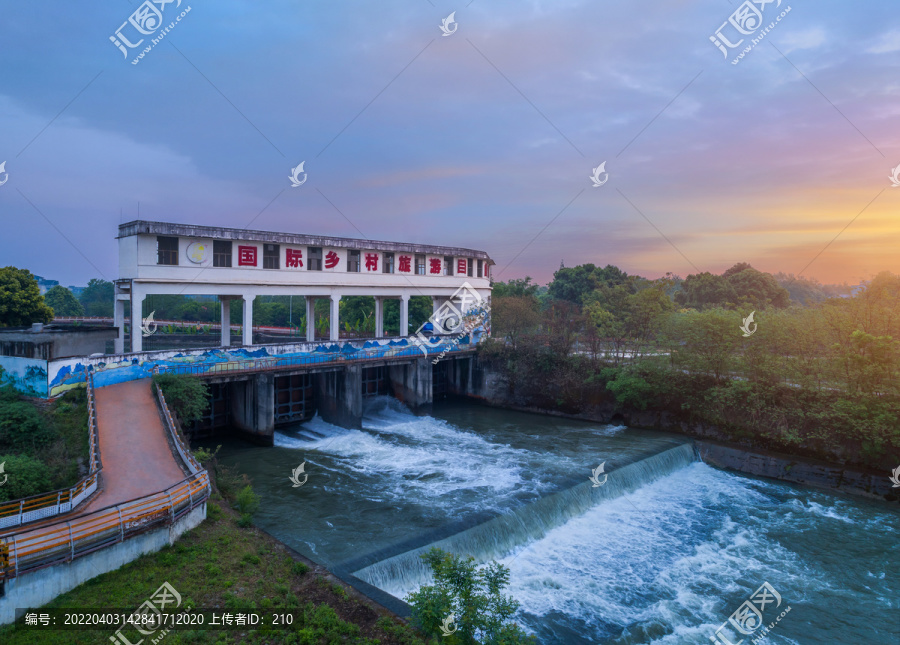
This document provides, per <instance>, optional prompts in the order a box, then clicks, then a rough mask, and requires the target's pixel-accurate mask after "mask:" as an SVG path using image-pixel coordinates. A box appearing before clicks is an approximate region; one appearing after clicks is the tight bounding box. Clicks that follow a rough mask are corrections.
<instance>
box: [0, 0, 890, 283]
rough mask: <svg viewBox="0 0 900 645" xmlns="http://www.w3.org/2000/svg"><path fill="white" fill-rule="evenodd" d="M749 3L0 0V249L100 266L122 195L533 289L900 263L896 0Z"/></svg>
mask: <svg viewBox="0 0 900 645" xmlns="http://www.w3.org/2000/svg"><path fill="white" fill-rule="evenodd" d="M144 4H148V3H144ZM746 4H748V3H744V5H746ZM749 4H750V8H749V9H748V8H747V7H745V6H744V5H742V4H741V3H739V2H738V0H732V1H731V2H729V1H728V0H699V1H693V2H687V1H685V0H659V1H657V0H632V1H630V2H623V1H621V0H604V1H599V2H598V1H596V0H594V1H591V2H582V1H578V0H553V1H549V0H547V1H533V0H532V1H523V0H518V2H512V1H508V0H500V1H498V0H463V2H457V3H456V4H454V3H452V2H445V1H444V0H403V1H394V0H385V1H383V2H377V3H373V2H361V1H359V2H357V1H353V2H350V1H341V0H331V1H327V2H326V1H324V0H309V1H306V2H296V1H295V2H289V1H287V0H270V1H267V2H264V3H259V2H249V1H242V2H241V1H236V0H216V1H215V2H213V1H212V0H155V4H152V3H151V6H152V7H154V8H155V9H154V11H156V10H158V11H159V13H160V14H161V17H162V23H161V26H159V25H154V24H153V23H152V20H153V18H154V17H155V14H154V12H153V11H146V10H142V9H141V7H142V6H143V5H141V3H140V2H138V1H137V0H132V1H128V0H122V1H120V2H103V3H80V4H71V3H66V4H63V3H58V2H40V3H36V2H31V3H28V2H11V1H10V0H0V5H2V6H0V16H2V20H0V61H2V65H0V163H2V162H4V161H5V166H4V170H5V173H0V182H5V183H3V185H2V186H0V224H2V228H0V232H2V234H0V266H6V265H13V266H18V267H24V268H27V269H29V270H31V271H32V272H33V273H36V274H39V275H42V276H44V277H47V278H51V279H56V280H59V281H60V282H61V283H62V284H65V285H69V284H74V285H83V284H86V283H87V281H88V280H89V279H91V278H95V277H100V278H104V279H107V280H114V279H116V278H117V277H118V273H117V272H118V259H117V243H116V240H115V237H116V235H117V227H118V225H119V224H120V223H123V222H129V221H132V220H135V219H139V218H140V219H146V220H155V221H164V222H181V223H195V224H204V225H214V226H225V227H234V228H251V229H260V230H271V231H285V232H295V233H309V234H322V235H336V236H344V237H357V238H368V239H373V240H394V241H404V242H417V243H428V244H442V245H450V246H463V247H468V248H476V249H481V250H484V251H487V252H488V253H489V254H490V256H491V257H492V258H493V259H494V261H495V262H496V266H495V267H494V270H493V275H494V277H495V278H496V279H499V280H507V279H510V278H521V277H524V276H531V277H532V278H533V279H535V280H536V281H537V282H539V283H542V284H543V283H546V282H548V281H549V280H551V279H552V276H553V272H554V271H555V270H557V269H558V268H559V266H560V263H561V262H564V263H565V265H566V266H575V265H577V264H583V263H588V262H591V263H594V264H598V265H606V264H614V265H617V266H619V267H620V268H622V269H623V270H625V271H627V272H628V273H630V274H639V275H644V276H647V277H651V278H655V277H659V276H661V275H663V274H665V273H666V272H669V271H671V272H673V273H675V274H677V275H680V276H682V277H684V276H686V275H688V274H691V273H696V272H699V271H712V272H714V273H721V272H722V271H723V270H724V269H726V268H728V267H730V266H731V265H733V264H735V263H736V262H750V263H751V264H752V265H753V266H755V267H756V268H758V269H761V270H763V271H769V272H773V273H774V272H777V271H784V272H786V273H794V274H802V275H804V276H807V277H813V278H817V279H819V280H821V281H823V282H826V283H834V282H845V281H846V282H849V283H857V282H859V281H860V280H862V279H868V278H870V277H871V276H873V275H874V274H876V273H878V272H879V271H883V270H889V271H893V272H895V273H900V253H898V250H900V223H898V211H900V208H898V206H900V188H896V187H895V186H894V185H893V183H894V182H892V180H891V176H892V173H893V172H894V169H895V168H896V169H898V171H897V174H900V127H898V123H900V121H898V119H900V73H898V72H900V12H898V11H896V10H895V6H896V3H894V5H893V6H892V5H891V4H890V3H889V2H888V0H865V1H862V2H848V1H845V2H839V1H835V0H816V1H815V2H813V0H755V2H751V3H749ZM760 5H762V6H760ZM742 7H743V8H742ZM188 9H189V11H188ZM451 12H455V13H454V15H453V19H452V20H446V19H447V18H448V17H450V14H451ZM757 12H758V14H757ZM133 15H134V16H136V17H135V19H134V21H133V22H129V18H130V17H131V16H133ZM758 15H759V16H761V23H760V22H757V23H754V22H753V21H754V19H758ZM732 16H734V19H733V21H730V20H729V19H730V18H731V17H732ZM445 21H446V24H445ZM169 25H171V28H170V29H169V31H168V32H167V33H165V35H164V36H163V37H162V38H161V40H159V41H158V43H157V44H155V45H151V44H152V41H151V39H152V38H158V37H159V35H160V33H162V32H163V31H164V30H165V29H166V28H167V26H169ZM138 26H139V27H141V28H142V29H144V31H145V32H150V33H149V34H146V35H142V34H141V33H140V32H138V31H137V27H138ZM442 26H443V27H444V29H445V30H446V31H447V32H449V33H448V35H444V32H443V31H442V29H441V27H442ZM120 27H121V28H120ZM738 27H740V28H741V29H743V31H744V34H741V33H740V32H739V31H737V29H738ZM116 34H118V36H117V35H116ZM717 34H718V36H720V37H719V38H717V39H718V41H719V43H723V39H724V41H726V42H727V43H728V45H725V44H722V50H720V49H719V48H718V47H717V46H716V44H714V43H713V42H712V41H711V39H710V37H711V36H713V37H716V36H717ZM111 36H112V37H115V38H117V39H118V42H119V43H120V44H121V45H122V49H124V53H123V51H121V50H120V49H119V47H117V46H116V44H115V43H113V42H112V41H111V39H110V37H111ZM123 38H124V40H125V41H126V42H127V45H126V44H125V43H123ZM140 38H144V42H143V43H142V44H141V45H138V46H137V47H135V48H134V49H132V48H131V47H129V46H128V45H131V44H136V43H137V42H138V41H139V39H140ZM741 38H743V42H742V43H741V44H739V45H737V47H735V48H733V49H732V48H731V47H730V45H731V44H737V42H738V41H739V40H740V39H741ZM754 39H756V41H757V42H755V43H754ZM148 46H149V47H150V50H149V51H148V52H146V53H145V55H144V57H143V58H137V56H138V54H139V53H141V52H143V51H145V48H147V47H148ZM747 49H749V51H746V50H747ZM723 50H724V51H723ZM742 52H743V53H744V56H743V57H742V58H738V56H739V55H740V54H741V53H742ZM126 54H127V56H126ZM133 61H136V64H135V63H134V62H133ZM300 162H304V171H305V172H306V179H307V180H306V182H305V183H304V184H303V185H302V186H300V187H297V188H294V187H292V185H291V181H290V179H289V175H291V171H292V168H294V167H296V166H297V165H298V164H299V163H300ZM604 162H605V165H604V166H603V168H602V169H601V170H600V171H598V172H597V173H594V169H595V168H598V167H599V166H600V165H601V164H603V163H604ZM604 171H605V172H604ZM595 174H596V177H597V180H598V181H596V182H595V181H592V178H591V177H592V175H595ZM595 183H600V184H601V185H599V186H595V185H594V184H595ZM897 183H900V179H898V180H897Z"/></svg>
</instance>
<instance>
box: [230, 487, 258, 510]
mask: <svg viewBox="0 0 900 645" xmlns="http://www.w3.org/2000/svg"><path fill="white" fill-rule="evenodd" d="M235 501H236V503H237V508H238V511H240V513H241V515H253V514H254V513H255V512H256V511H257V510H259V495H257V494H256V493H254V492H253V487H252V486H250V485H249V484H248V485H247V486H244V487H243V488H242V489H241V491H240V492H239V493H238V494H237V498H236V500H235Z"/></svg>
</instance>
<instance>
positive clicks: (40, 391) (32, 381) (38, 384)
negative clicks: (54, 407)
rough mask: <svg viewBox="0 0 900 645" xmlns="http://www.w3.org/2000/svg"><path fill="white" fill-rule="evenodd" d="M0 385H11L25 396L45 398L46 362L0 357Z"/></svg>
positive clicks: (17, 357) (15, 357)
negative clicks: (0, 370)
mask: <svg viewBox="0 0 900 645" xmlns="http://www.w3.org/2000/svg"><path fill="white" fill-rule="evenodd" d="M0 368H2V369H3V372H2V373H0V385H12V386H13V387H14V388H16V390H17V391H18V392H21V393H22V394H25V395H26V396H40V397H44V398H47V361H42V360H38V359H34V358H22V357H19V356H0Z"/></svg>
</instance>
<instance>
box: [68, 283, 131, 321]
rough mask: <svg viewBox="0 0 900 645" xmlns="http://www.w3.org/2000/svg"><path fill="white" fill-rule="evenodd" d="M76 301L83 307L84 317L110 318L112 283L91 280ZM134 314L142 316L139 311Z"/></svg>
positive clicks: (112, 295) (111, 313) (112, 298)
mask: <svg viewBox="0 0 900 645" xmlns="http://www.w3.org/2000/svg"><path fill="white" fill-rule="evenodd" d="M78 299H79V300H80V301H81V304H82V305H83V306H84V313H85V315H86V316H98V317H101V318H112V315H113V301H114V300H115V288H114V287H113V283H112V282H107V281H106V280H99V279H97V278H92V279H91V281H90V282H88V285H87V286H86V287H85V288H84V291H82V292H81V295H80V296H79V297H78ZM134 313H135V315H137V316H143V315H144V314H143V313H142V312H140V311H136V312H134Z"/></svg>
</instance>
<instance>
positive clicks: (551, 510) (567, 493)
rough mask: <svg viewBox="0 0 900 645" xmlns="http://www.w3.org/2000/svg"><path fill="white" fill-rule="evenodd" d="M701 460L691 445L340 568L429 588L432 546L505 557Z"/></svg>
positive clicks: (374, 579) (382, 582)
mask: <svg viewBox="0 0 900 645" xmlns="http://www.w3.org/2000/svg"><path fill="white" fill-rule="evenodd" d="M695 459H696V457H695V454H694V447H693V444H691V443H685V444H682V445H680V446H676V447H674V448H670V449H669V450H665V451H663V452H660V453H658V454H656V455H653V456H652V457H647V458H645V459H641V460H638V461H634V462H632V463H629V464H626V465H623V466H621V467H617V468H615V469H614V470H609V471H608V473H607V474H608V478H607V480H606V482H605V483H604V484H603V485H602V486H594V485H593V484H592V483H591V481H590V480H589V479H588V478H587V475H585V478H584V481H582V482H579V483H576V484H574V485H572V486H570V487H568V488H566V489H564V490H561V491H558V492H556V493H552V494H550V495H547V496H545V497H542V498H541V499H539V500H537V501H535V502H532V503H530V504H526V505H523V506H521V507H519V508H516V509H514V510H512V511H510V512H509V513H505V514H503V515H498V516H495V517H492V518H491V519H488V520H486V521H483V522H480V523H478V524H477V525H475V526H471V527H470V528H465V529H464V530H457V531H455V532H452V533H451V534H449V535H446V536H445V537H442V538H441V539H437V540H431V541H429V542H428V543H426V544H421V545H419V546H416V547H415V548H408V549H406V550H401V551H400V552H396V549H394V554H392V555H389V554H388V553H387V552H381V553H379V554H371V555H369V556H364V557H362V558H358V559H355V560H354V561H353V562H346V563H343V565H342V566H341V567H340V568H341V569H344V570H345V571H352V572H353V575H354V576H355V577H357V578H359V579H361V580H364V581H365V582H367V583H369V584H372V585H374V586H375V587H378V588H380V589H383V590H385V591H388V592H389V593H390V592H391V591H392V590H394V591H396V590H398V589H412V588H415V587H419V586H421V585H423V584H428V583H429V582H430V578H431V572H430V570H429V568H428V566H427V565H426V564H425V563H424V562H423V561H422V559H421V558H420V557H419V556H420V555H422V554H423V553H425V552H426V551H428V550H429V549H430V548H432V547H437V548H440V549H443V550H444V551H448V552H450V553H454V554H456V555H461V556H468V555H470V556H472V557H474V558H475V560H476V562H478V563H484V562H488V561H490V560H494V559H499V558H501V557H503V556H505V555H507V554H508V553H510V552H512V551H513V550H514V549H515V548H516V547H518V546H522V545H524V544H526V543H528V542H531V541H533V540H537V539H540V538H542V537H543V536H544V535H545V534H546V533H547V531H549V530H551V529H553V528H555V527H557V526H560V525H561V524H563V523H565V522H566V521H567V520H569V519H571V518H573V517H576V516H578V515H581V514H582V513H584V512H585V511H587V510H588V509H589V508H591V507H592V506H595V505H597V504H600V503H602V502H603V501H605V500H609V499H613V498H616V497H619V496H621V495H624V494H626V493H630V492H633V491H635V490H637V489H638V488H639V487H641V486H643V485H645V484H648V483H650V482H653V481H655V480H657V479H659V478H661V477H664V476H666V475H668V474H670V473H672V472H675V471H676V470H679V469H680V468H684V467H685V466H687V465H689V464H690V463H692V462H693V461H694V460H695ZM457 528H459V527H457ZM445 533H446V532H445ZM432 537H435V536H434V535H432ZM379 556H381V557H379ZM398 593H400V592H398Z"/></svg>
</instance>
